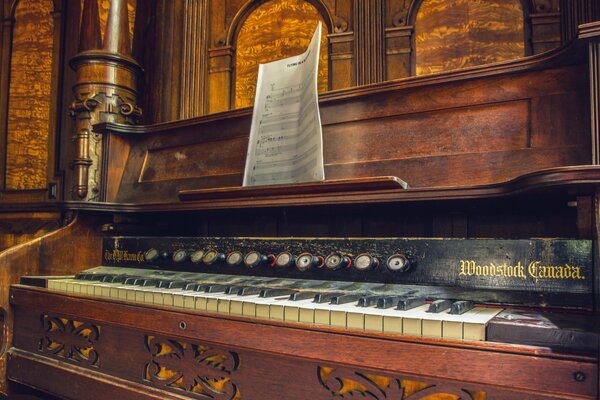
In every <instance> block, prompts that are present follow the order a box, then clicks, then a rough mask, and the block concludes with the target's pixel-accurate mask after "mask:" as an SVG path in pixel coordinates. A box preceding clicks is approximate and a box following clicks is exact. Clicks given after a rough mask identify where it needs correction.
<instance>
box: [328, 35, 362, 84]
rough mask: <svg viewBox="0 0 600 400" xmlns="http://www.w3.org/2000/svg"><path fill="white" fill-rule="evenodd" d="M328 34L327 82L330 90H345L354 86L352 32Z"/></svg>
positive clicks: (354, 71)
mask: <svg viewBox="0 0 600 400" xmlns="http://www.w3.org/2000/svg"><path fill="white" fill-rule="evenodd" d="M344 27H345V29H347V26H345V25H343V26H342V27H341V28H340V29H342V31H341V32H335V33H331V34H329V46H330V49H331V50H330V53H329V60H330V72H329V78H330V79H329V82H330V88H331V89H332V90H337V89H345V88H349V87H352V86H355V85H356V65H355V61H354V60H355V54H354V32H352V31H349V32H348V31H343V29H344Z"/></svg>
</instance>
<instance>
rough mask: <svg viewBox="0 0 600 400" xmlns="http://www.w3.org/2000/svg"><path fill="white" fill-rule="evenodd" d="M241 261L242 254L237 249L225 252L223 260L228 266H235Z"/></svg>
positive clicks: (242, 259)
mask: <svg viewBox="0 0 600 400" xmlns="http://www.w3.org/2000/svg"><path fill="white" fill-rule="evenodd" d="M242 261H244V256H243V255H242V253H241V252H239V251H232V252H231V253H229V254H227V258H226V259H225V262H226V263H227V265H229V266H230V267H237V266H238V265H240V264H241V263H242Z"/></svg>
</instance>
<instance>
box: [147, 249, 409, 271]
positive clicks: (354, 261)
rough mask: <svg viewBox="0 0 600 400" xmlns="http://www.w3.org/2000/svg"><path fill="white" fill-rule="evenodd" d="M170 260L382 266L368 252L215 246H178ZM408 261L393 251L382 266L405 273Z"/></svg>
mask: <svg viewBox="0 0 600 400" xmlns="http://www.w3.org/2000/svg"><path fill="white" fill-rule="evenodd" d="M144 257H145V259H146V261H148V262H154V261H157V260H158V259H159V258H164V259H166V258H169V254H168V253H166V252H163V253H161V252H160V251H158V250H157V249H150V250H148V251H146V253H144ZM171 259H172V260H173V262H175V263H181V262H185V261H191V262H192V263H194V264H204V265H217V264H220V263H225V264H227V265H229V266H232V267H235V266H240V265H245V266H246V267H248V268H255V267H259V266H271V267H279V268H287V267H294V266H295V267H296V268H297V269H298V270H300V271H307V270H309V269H311V268H327V269H330V270H337V269H349V268H353V269H355V270H357V271H368V270H372V269H376V268H379V267H380V266H381V262H380V261H379V258H378V257H377V256H375V255H373V254H370V253H362V254H359V255H358V256H356V257H354V258H352V257H351V256H349V255H345V254H343V253H340V252H334V253H331V254H330V255H328V256H327V257H323V256H319V255H313V254H311V253H306V252H305V253H301V254H299V255H298V256H294V255H293V254H292V253H290V252H289V251H284V252H282V253H279V254H277V255H274V254H263V253H261V252H258V251H250V252H248V253H246V254H243V253H242V252H240V251H232V252H230V253H227V254H225V253H221V252H219V251H218V250H215V249H207V250H195V251H188V250H185V249H178V250H175V251H174V252H173V254H172V256H171ZM411 264H412V263H411V258H410V257H408V256H407V255H405V254H402V253H396V254H393V255H392V256H390V257H388V258H387V260H386V262H385V268H387V269H388V270H389V271H392V272H406V271H408V270H409V269H410V268H411Z"/></svg>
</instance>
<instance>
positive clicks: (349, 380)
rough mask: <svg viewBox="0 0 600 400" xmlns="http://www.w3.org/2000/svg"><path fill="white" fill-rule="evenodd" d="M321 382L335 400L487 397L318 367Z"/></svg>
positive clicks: (481, 399)
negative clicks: (435, 396)
mask: <svg viewBox="0 0 600 400" xmlns="http://www.w3.org/2000/svg"><path fill="white" fill-rule="evenodd" d="M317 377H318V379H319V383H320V384H321V385H322V386H323V387H324V388H325V389H327V390H328V391H329V392H330V394H331V398H332V399H337V398H341V399H353V398H364V399H371V400H419V399H427V398H430V397H429V396H434V395H438V396H441V397H443V398H444V399H448V400H485V399H487V395H486V393H485V392H481V391H470V390H465V389H462V388H459V387H453V386H451V385H444V386H440V385H436V384H431V383H425V382H417V381H411V380H405V379H399V378H390V377H387V376H381V375H373V374H367V373H363V372H358V371H352V370H348V369H345V368H337V369H335V368H329V367H321V366H319V367H318V368H317Z"/></svg>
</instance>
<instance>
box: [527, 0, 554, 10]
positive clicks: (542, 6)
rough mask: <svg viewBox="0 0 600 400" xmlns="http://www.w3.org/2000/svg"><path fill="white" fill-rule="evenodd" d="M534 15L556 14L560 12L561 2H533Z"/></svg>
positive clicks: (543, 0) (533, 0)
mask: <svg viewBox="0 0 600 400" xmlns="http://www.w3.org/2000/svg"><path fill="white" fill-rule="evenodd" d="M532 3H533V7H532V10H533V12H534V13H555V12H559V11H560V1H559V0H532Z"/></svg>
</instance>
